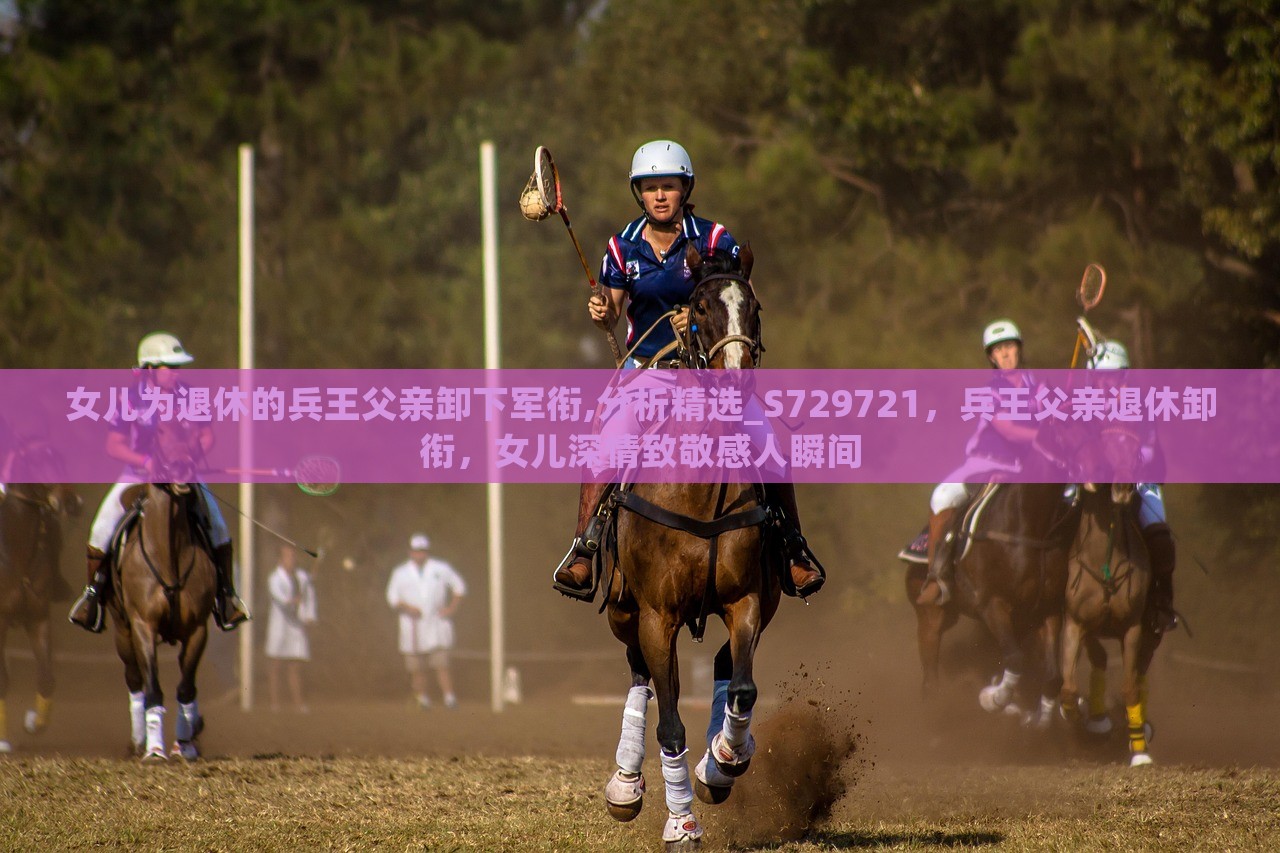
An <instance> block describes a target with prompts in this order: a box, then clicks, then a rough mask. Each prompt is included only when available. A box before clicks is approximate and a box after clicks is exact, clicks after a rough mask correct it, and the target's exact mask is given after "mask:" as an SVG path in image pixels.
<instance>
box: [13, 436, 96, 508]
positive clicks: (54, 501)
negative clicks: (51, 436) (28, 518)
mask: <svg viewBox="0 0 1280 853" xmlns="http://www.w3.org/2000/svg"><path fill="white" fill-rule="evenodd" d="M66 475H67V469H66V464H65V463H64V462H63V459H62V454H61V453H59V452H58V449H57V448H56V447H54V446H53V445H52V444H51V443H50V442H49V441H48V440H47V439H44V438H28V439H25V440H23V441H22V442H21V443H19V444H18V446H17V447H16V448H15V449H14V450H12V451H11V452H10V454H9V456H8V458H7V459H6V460H5V464H4V479H5V481H6V482H8V483H10V484H11V485H10V487H9V488H10V490H11V491H12V492H13V493H14V494H15V495H18V496H19V497H21V498H22V499H23V500H26V501H28V502H30V503H33V504H36V505H38V506H42V507H47V508H48V509H50V510H52V511H53V512H65V513H67V514H68V515H71V516H78V515H79V514H80V511H81V509H83V507H84V501H83V499H82V498H81V497H80V495H79V493H77V492H76V490H75V489H74V488H73V487H72V486H71V485H69V484H68V483H65V482H63V481H64V480H66V478H67V476H66Z"/></svg>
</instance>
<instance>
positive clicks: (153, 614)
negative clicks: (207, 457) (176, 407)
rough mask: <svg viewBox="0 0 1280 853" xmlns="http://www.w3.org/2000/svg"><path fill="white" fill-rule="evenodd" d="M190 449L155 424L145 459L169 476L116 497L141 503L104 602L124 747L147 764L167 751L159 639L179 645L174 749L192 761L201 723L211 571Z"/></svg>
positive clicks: (172, 429)
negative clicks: (118, 665) (152, 447)
mask: <svg viewBox="0 0 1280 853" xmlns="http://www.w3.org/2000/svg"><path fill="white" fill-rule="evenodd" d="M193 446H194V445H193V438H192V436H191V435H190V434H189V431H188V430H187V429H185V428H184V425H182V424H180V423H177V422H163V423H162V424H161V425H160V427H159V428H158V430H157V434H156V452H155V453H154V456H153V459H154V464H155V466H156V470H157V472H158V473H157V476H158V478H160V479H165V480H169V481H171V482H165V483H150V484H142V485H139V486H136V487H134V488H131V489H129V490H128V491H126V492H125V493H124V495H123V496H122V497H121V501H122V502H123V503H125V505H126V506H127V507H133V506H137V507H138V508H139V509H140V517H139V518H138V520H137V523H136V525H134V526H132V527H131V528H126V529H127V531H128V532H127V533H126V534H125V535H124V539H123V542H122V543H121V545H120V547H119V550H118V552H117V555H116V558H115V560H114V568H113V571H114V572H115V578H114V583H113V585H112V595H111V600H110V605H109V609H110V612H111V615H112V619H113V621H114V622H115V641H116V653H117V654H118V655H119V656H120V660H121V661H122V662H123V663H124V678H125V683H126V685H128V688H129V694H130V696H129V699H130V701H129V710H130V716H131V722H132V740H133V748H134V751H135V753H137V754H141V755H142V757H143V759H144V760H147V761H163V760H165V758H166V757H167V753H166V750H165V741H164V713H165V709H164V694H163V692H162V691H161V689H160V675H159V666H158V661H157V657H156V653H157V647H158V645H159V643H161V642H165V643H169V644H171V645H172V644H179V645H180V646H181V649H180V652H179V655H178V664H179V667H180V669H181V672H182V677H181V680H180V681H179V683H178V696H177V698H178V719H177V721H176V726H175V730H176V731H175V733H176V743H175V744H174V748H173V754H174V755H175V756H181V757H182V758H185V759H187V760H194V759H195V758H197V757H198V756H199V747H198V743H197V740H196V739H197V738H198V736H199V735H200V732H201V731H202V730H203V728H204V719H203V717H201V715H200V711H199V707H198V705H197V702H196V670H197V668H198V667H199V665H200V657H201V655H202V654H203V653H204V647H205V643H206V642H207V640H208V636H209V634H208V621H209V614H210V613H211V612H212V610H213V599H214V591H215V588H216V576H215V572H214V565H213V559H212V557H211V556H210V554H209V548H208V545H207V544H206V543H205V542H204V541H203V539H204V536H203V534H202V533H201V531H200V525H199V522H198V521H197V519H198V517H199V516H200V515H202V514H203V507H202V506H201V503H200V502H201V501H202V500H204V498H203V496H202V490H201V488H200V486H199V485H198V484H197V483H196V481H195V470H196V466H195V460H194V457H193Z"/></svg>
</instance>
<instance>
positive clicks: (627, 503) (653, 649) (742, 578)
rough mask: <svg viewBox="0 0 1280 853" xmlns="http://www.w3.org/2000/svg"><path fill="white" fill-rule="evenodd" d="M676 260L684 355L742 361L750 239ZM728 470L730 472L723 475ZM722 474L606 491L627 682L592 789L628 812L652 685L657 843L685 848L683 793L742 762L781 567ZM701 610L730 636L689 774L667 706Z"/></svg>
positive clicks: (731, 476) (751, 511)
mask: <svg viewBox="0 0 1280 853" xmlns="http://www.w3.org/2000/svg"><path fill="white" fill-rule="evenodd" d="M687 259H688V262H689V267H690V270H691V271H692V272H693V275H694V278H695V281H696V282H697V284H696V286H695V288H694V291H693V293H692V296H691V298H690V306H691V323H692V325H693V326H696V331H694V332H693V338H692V341H691V346H692V349H693V350H694V356H695V357H698V359H697V363H698V364H703V365H707V366H710V367H712V368H730V369H743V368H745V369H750V368H752V367H754V366H755V363H756V360H757V358H758V355H759V335H760V326H759V308H760V306H759V303H758V302H757V301H756V297H755V294H754V292H753V291H752V288H751V286H750V284H749V281H748V277H749V276H750V273H751V254H750V250H749V249H744V250H743V252H742V258H741V263H740V264H739V263H738V259H736V258H732V257H730V256H728V255H722V256H719V257H716V258H714V260H712V259H708V260H707V261H705V262H704V260H703V259H702V258H700V257H699V256H698V255H697V253H696V252H693V251H692V250H690V253H689V255H688V258H687ZM735 473H737V474H740V475H741V476H739V477H737V478H735ZM722 476H723V477H724V478H725V479H723V480H722V481H721V482H718V483H710V484H670V483H658V484H653V483H643V484H636V485H634V486H631V487H624V488H621V489H620V490H619V492H618V493H615V495H614V498H615V499H617V500H618V502H619V506H620V508H619V509H618V511H617V522H616V524H617V527H616V531H615V538H614V541H616V548H617V551H616V554H617V559H616V563H615V565H614V570H613V571H612V573H611V574H610V575H609V581H608V584H607V591H608V595H607V604H606V606H607V610H608V617H609V627H610V629H611V630H612V631H613V634H614V636H616V637H617V638H618V639H619V640H620V641H622V643H624V644H625V645H626V647H627V663H628V665H629V667H630V669H631V684H632V687H631V690H630V692H629V693H628V696H627V703H626V710H625V711H624V714H623V731H622V737H621V739H620V741H619V744H618V753H617V758H618V768H619V769H618V770H617V772H615V773H614V775H613V776H612V777H611V778H610V779H609V782H608V784H607V785H606V787H605V799H606V802H607V804H608V807H609V812H610V814H611V815H613V816H614V817H615V818H617V819H618V820H630V819H632V818H634V817H635V816H636V815H637V814H638V813H639V812H640V808H641V805H642V804H643V797H644V787H645V783H644V777H643V775H642V774H641V772H640V767H641V763H642V762H643V758H644V751H645V716H646V713H647V709H648V700H649V698H650V697H651V696H652V695H653V694H654V693H656V695H657V699H658V727H657V736H658V743H659V745H660V747H661V758H662V775H663V779H664V781H665V782H666V786H665V787H666V805H667V810H668V819H667V823H666V826H665V829H664V833H663V839H664V841H666V842H667V844H668V846H669V847H671V846H693V845H696V844H697V843H698V840H699V839H700V837H701V835H702V827H701V824H700V823H699V822H698V820H697V818H696V817H694V815H693V811H692V802H693V796H694V790H695V789H696V791H697V794H698V796H699V798H700V799H702V800H703V801H704V802H712V803H715V802H721V801H723V800H724V799H725V797H727V796H728V795H729V791H730V789H731V786H732V785H733V782H734V779H735V778H736V777H737V776H739V775H741V774H742V773H743V772H745V771H746V769H747V766H748V765H749V764H750V761H751V757H752V754H753V752H754V750H755V741H754V739H753V738H752V736H751V733H750V723H751V714H752V708H753V707H754V705H755V702H756V696H757V691H756V685H755V683H754V680H753V677H752V661H753V656H754V654H755V650H756V647H757V645H758V644H759V642H760V636H761V634H762V633H763V631H764V629H765V627H766V626H767V625H768V624H769V620H770V619H772V618H773V615H774V613H775V612H776V611H777V608H778V602H779V599H780V595H781V581H780V570H779V569H778V567H776V566H774V565H773V558H772V556H771V555H772V553H773V551H772V549H770V548H767V547H766V539H771V538H772V537H770V536H769V530H770V525H769V524H768V522H769V521H770V519H769V516H768V514H767V512H766V509H765V502H764V494H763V488H762V487H761V486H759V485H757V484H756V483H755V482H754V481H752V480H751V479H750V477H751V474H750V472H734V471H723V472H722ZM711 616H718V617H719V618H720V619H721V620H722V621H723V622H724V624H725V627H726V628H727V629H728V633H729V640H728V642H727V643H725V644H724V646H723V647H722V648H721V649H720V651H719V653H718V654H717V655H716V659H715V671H714V675H715V679H716V681H717V685H716V690H715V692H714V694H713V712H712V715H713V716H712V719H713V723H712V728H713V729H715V731H714V732H712V731H709V732H708V737H709V739H710V744H709V747H708V749H707V751H706V753H705V754H704V755H703V757H702V759H701V761H700V762H699V763H698V766H697V768H696V774H695V775H696V783H695V784H694V785H691V783H690V774H689V766H688V760H687V757H686V748H685V743H686V741H685V728H684V724H683V722H681V719H680V712H679V707H678V703H679V699H680V679H679V663H678V658H677V651H676V640H677V637H678V634H679V631H680V628H681V627H682V626H685V625H688V626H689V627H690V631H691V633H693V634H694V635H695V636H700V635H701V631H702V628H703V626H704V625H705V622H706V619H707V618H708V617H711ZM651 682H652V684H653V690H652V691H650V688H649V684H650V683H651ZM717 719H719V720H720V723H719V727H718V728H717V727H716V720H717Z"/></svg>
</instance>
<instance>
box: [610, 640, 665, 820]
mask: <svg viewBox="0 0 1280 853" xmlns="http://www.w3.org/2000/svg"><path fill="white" fill-rule="evenodd" d="M627 664H628V665H629V666H630V667H631V689H630V690H628V691H627V703H626V706H625V707H624V708H623V709H622V734H621V736H619V738H618V752H617V755H616V758H617V762H618V769H617V771H616V772H615V773H614V774H613V775H612V776H610V777H609V782H608V783H607V784H606V785H605V786H604V799H605V805H606V806H607V807H608V809H609V814H610V815H611V816H612V817H613V818H614V820H619V821H623V822H624V823H625V822H626V821H629V820H634V819H635V817H636V815H638V814H640V809H641V807H643V806H644V774H643V773H641V768H642V767H643V765H644V738H645V726H646V716H647V714H648V710H649V700H650V699H651V698H653V691H652V690H650V689H649V667H648V665H647V664H645V662H644V655H643V654H642V653H641V651H640V646H639V644H638V640H637V641H634V642H632V643H629V644H628V645H627Z"/></svg>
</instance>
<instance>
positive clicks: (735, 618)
mask: <svg viewBox="0 0 1280 853" xmlns="http://www.w3.org/2000/svg"><path fill="white" fill-rule="evenodd" d="M725 626H726V627H727V628H728V629H729V648H730V651H731V654H732V657H733V674H732V678H731V679H730V681H729V701H728V704H727V706H726V707H725V715H724V722H723V724H722V725H721V727H720V732H719V733H718V734H717V735H716V736H715V737H714V738H712V741H711V756H712V758H713V759H714V760H715V763H716V766H717V767H718V768H719V769H720V772H722V773H724V774H726V775H728V776H741V775H742V774H743V773H745V772H746V771H747V768H748V767H749V766H750V765H751V757H752V756H753V755H754V754H755V751H756V742H755V738H753V737H752V736H751V711H752V709H753V708H754V707H755V704H756V696H757V693H756V684H755V681H754V679H753V677H752V666H753V663H754V659H755V650H756V643H757V642H758V641H759V639H760V626H761V619H760V599H759V598H758V597H756V596H754V595H750V596H747V597H745V598H742V599H739V600H738V601H735V602H733V603H732V604H729V605H727V606H726V607H725Z"/></svg>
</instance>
